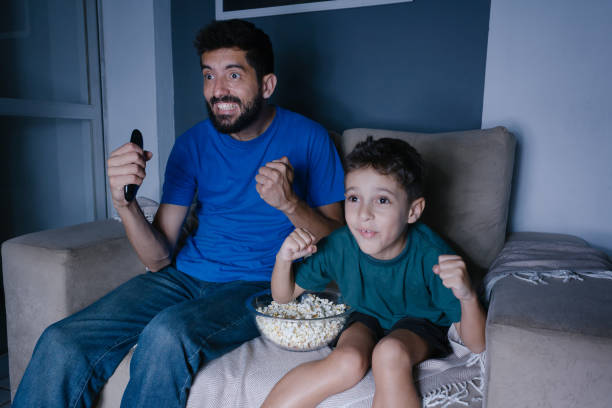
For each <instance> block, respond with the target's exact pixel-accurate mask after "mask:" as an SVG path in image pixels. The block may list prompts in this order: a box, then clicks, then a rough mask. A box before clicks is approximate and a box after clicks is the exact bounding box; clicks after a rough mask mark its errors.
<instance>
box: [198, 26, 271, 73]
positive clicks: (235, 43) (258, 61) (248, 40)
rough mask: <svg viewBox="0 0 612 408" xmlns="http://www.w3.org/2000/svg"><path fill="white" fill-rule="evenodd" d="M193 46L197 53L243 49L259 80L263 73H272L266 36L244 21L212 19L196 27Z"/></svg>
mask: <svg viewBox="0 0 612 408" xmlns="http://www.w3.org/2000/svg"><path fill="white" fill-rule="evenodd" d="M194 46H195V47H196V49H197V50H198V55H199V56H202V54H203V53H205V52H207V51H214V50H218V49H221V48H238V49H241V50H243V51H246V53H247V54H246V59H247V62H248V63H249V65H251V66H252V67H253V69H255V72H256V74H257V80H258V81H259V82H261V80H262V78H263V77H264V75H267V74H270V73H274V52H273V50H272V42H271V41H270V37H268V35H267V34H266V33H264V32H263V31H262V30H260V29H259V28H257V27H255V25H254V24H252V23H250V22H248V21H244V20H237V19H234V20H226V21H214V22H212V23H211V24H209V25H207V26H206V27H204V28H202V29H201V30H200V32H199V33H198V35H197V37H196V39H195V41H194Z"/></svg>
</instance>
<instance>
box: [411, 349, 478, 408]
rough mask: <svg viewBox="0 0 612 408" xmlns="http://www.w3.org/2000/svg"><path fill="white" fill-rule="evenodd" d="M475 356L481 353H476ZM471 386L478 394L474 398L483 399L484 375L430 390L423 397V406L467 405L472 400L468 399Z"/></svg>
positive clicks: (440, 407) (442, 407) (444, 407)
mask: <svg viewBox="0 0 612 408" xmlns="http://www.w3.org/2000/svg"><path fill="white" fill-rule="evenodd" d="M481 354H484V353H481ZM475 356H480V355H479V354H476V355H475ZM479 359H480V358H479ZM482 364H484V363H482ZM470 386H471V387H472V388H473V389H474V390H475V391H476V393H477V394H478V396H476V397H473V398H472V400H476V401H482V398H483V392H484V381H483V380H482V377H474V378H473V379H471V380H468V381H462V382H456V383H451V384H446V385H443V386H441V387H440V388H437V389H435V390H432V391H430V392H428V393H427V394H426V395H425V396H424V397H423V408H435V407H439V408H448V407H449V406H450V405H451V404H457V405H459V406H464V407H467V406H469V405H470V402H471V401H468V400H467V398H468V396H469V393H470V390H469V387H470Z"/></svg>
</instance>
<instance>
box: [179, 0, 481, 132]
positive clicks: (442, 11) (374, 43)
mask: <svg viewBox="0 0 612 408" xmlns="http://www.w3.org/2000/svg"><path fill="white" fill-rule="evenodd" d="M489 7H490V1H488V0H472V1H469V2H459V1H455V0H415V1H413V2H409V3H400V4H393V5H384V6H374V7H361V8H353V9H344V10H333V11H321V12H310V13H301V14H293V15H281V16H270V17H260V18H253V19H250V21H251V22H253V23H254V24H256V25H257V26H258V27H260V28H262V29H263V30H264V31H265V32H266V33H268V35H269V36H270V38H271V39H272V44H273V46H274V50H275V54H276V74H277V76H278V78H279V82H278V86H277V90H276V93H275V95H274V96H273V98H272V101H273V102H274V103H276V104H278V105H281V106H283V107H286V108H289V109H292V110H294V111H297V112H300V113H302V114H304V115H306V116H309V117H311V118H313V119H315V120H317V121H319V122H320V123H322V124H323V125H324V126H326V127H327V128H329V129H333V130H336V131H340V132H341V131H343V130H344V129H347V128H353V127H372V128H386V129H398V130H413V131H428V132H436V131H446V130H463V129H474V128H480V125H481V118H482V100H483V89H484V88H483V87H484V75H485V60H486V50H487V36H488V28H489ZM213 18H214V1H213V0H209V1H204V0H189V1H175V2H172V30H173V32H172V37H173V39H172V42H173V63H174V85H175V126H176V131H177V135H178V134H181V133H182V132H184V131H185V130H186V129H188V128H189V127H191V126H192V125H193V124H195V123H196V122H197V121H199V120H201V119H203V118H205V117H206V110H205V105H204V99H203V96H202V91H201V87H202V82H201V76H200V72H199V60H198V56H197V55H196V52H195V49H194V48H193V39H194V38H195V34H196V33H197V31H198V29H199V28H200V27H201V26H203V25H205V24H207V23H209V22H211V21H212V20H213Z"/></svg>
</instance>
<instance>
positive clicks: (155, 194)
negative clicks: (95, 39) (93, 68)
mask: <svg viewBox="0 0 612 408" xmlns="http://www.w3.org/2000/svg"><path fill="white" fill-rule="evenodd" d="M100 14H101V32H102V52H101V53H102V58H101V60H102V61H101V65H102V75H103V79H102V82H103V86H104V91H103V99H104V130H105V142H106V151H107V153H106V155H107V157H108V155H109V154H110V152H112V151H113V150H115V149H116V148H118V147H119V146H121V145H122V144H124V143H126V142H128V141H129V139H130V135H131V133H132V130H133V129H134V128H138V129H139V130H140V131H141V132H142V134H143V139H144V148H145V149H146V150H149V151H151V152H153V159H152V160H151V161H149V162H148V163H147V177H146V178H145V181H144V182H143V185H142V186H141V187H140V190H139V191H138V196H144V197H148V198H151V199H153V200H155V201H159V200H160V198H161V185H162V182H163V169H164V166H165V162H166V160H167V158H168V155H169V153H170V148H171V146H172V144H173V143H174V119H173V112H174V110H173V98H174V95H173V91H172V89H173V80H172V46H171V38H170V32H171V30H170V0H134V1H115V0H102V1H101V5H100ZM108 198H109V199H108V208H109V215H110V214H111V213H112V210H113V209H112V203H111V202H110V194H109V195H108Z"/></svg>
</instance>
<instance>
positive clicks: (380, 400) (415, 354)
mask: <svg viewBox="0 0 612 408" xmlns="http://www.w3.org/2000/svg"><path fill="white" fill-rule="evenodd" d="M428 355H429V347H428V345H427V343H426V342H425V340H423V339H422V338H421V337H420V336H418V335H416V334H415V333H413V332H411V331H410V330H406V329H398V330H393V331H392V332H391V333H389V334H388V335H387V336H385V337H384V338H383V339H381V340H380V341H379V342H378V344H377V345H376V347H375V348H374V352H373V353H372V373H373V374H374V383H375V384H376V391H375V393H374V403H373V404H372V407H374V408H378V407H384V408H392V407H403V408H405V407H410V408H418V407H420V406H421V398H420V397H419V393H418V391H417V389H416V386H415V384H414V378H413V377H412V367H414V366H415V365H417V364H419V363H420V362H421V361H423V360H425V359H426V358H427V357H428Z"/></svg>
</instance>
